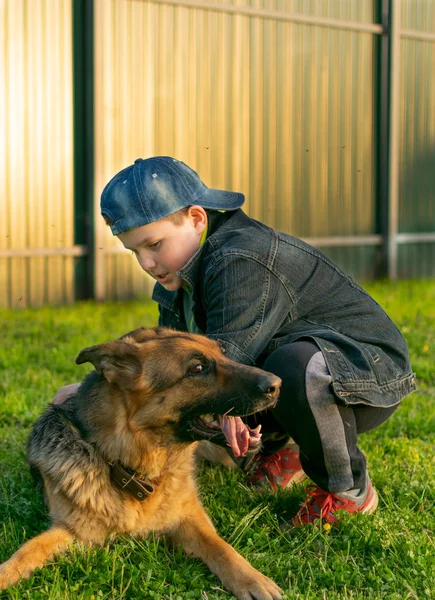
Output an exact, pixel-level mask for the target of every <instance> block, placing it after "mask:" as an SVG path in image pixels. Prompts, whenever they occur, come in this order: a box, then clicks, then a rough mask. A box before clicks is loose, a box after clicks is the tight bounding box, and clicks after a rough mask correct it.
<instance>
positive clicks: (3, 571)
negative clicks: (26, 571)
mask: <svg viewBox="0 0 435 600" xmlns="http://www.w3.org/2000/svg"><path fill="white" fill-rule="evenodd" d="M8 562H9V561H6V562H5V563H3V564H2V565H0V590H7V589H8V587H11V585H14V584H16V583H18V581H19V580H20V579H21V573H20V572H19V571H18V569H16V568H14V567H12V566H11V565H10V564H8Z"/></svg>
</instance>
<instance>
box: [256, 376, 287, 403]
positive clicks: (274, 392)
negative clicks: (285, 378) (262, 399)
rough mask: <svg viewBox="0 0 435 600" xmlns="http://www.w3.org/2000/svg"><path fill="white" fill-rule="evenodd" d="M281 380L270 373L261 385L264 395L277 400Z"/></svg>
mask: <svg viewBox="0 0 435 600" xmlns="http://www.w3.org/2000/svg"><path fill="white" fill-rule="evenodd" d="M281 383H282V382H281V379H280V378H279V377H277V376H276V375H273V374H272V373H270V374H269V373H268V374H267V376H266V377H264V378H263V380H262V381H261V383H260V384H259V388H260V390H261V392H262V393H263V394H265V395H266V396H269V398H277V396H278V394H279V390H280V388H281Z"/></svg>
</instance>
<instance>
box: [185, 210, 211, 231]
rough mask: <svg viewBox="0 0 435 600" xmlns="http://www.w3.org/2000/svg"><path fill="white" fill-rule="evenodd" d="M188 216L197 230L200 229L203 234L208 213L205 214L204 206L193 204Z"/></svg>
mask: <svg viewBox="0 0 435 600" xmlns="http://www.w3.org/2000/svg"><path fill="white" fill-rule="evenodd" d="M188 215H189V218H190V220H191V221H192V224H193V225H194V227H195V229H198V230H199V232H200V233H202V232H203V231H204V229H205V228H206V225H207V213H206V212H205V209H204V208H202V206H198V205H196V204H193V205H192V206H191V207H190V208H189V212H188Z"/></svg>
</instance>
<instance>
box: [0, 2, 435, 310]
mask: <svg viewBox="0 0 435 600" xmlns="http://www.w3.org/2000/svg"><path fill="white" fill-rule="evenodd" d="M0 32H1V34H0V35H2V36H3V38H4V40H3V41H4V47H5V48H6V49H7V51H6V53H5V54H3V55H2V56H1V57H0V66H1V69H2V72H1V77H2V81H4V85H1V86H0V130H1V131H4V132H5V134H4V135H3V136H2V137H1V142H0V144H1V152H2V156H4V160H3V161H1V163H0V173H1V175H0V177H1V179H0V186H1V188H0V202H1V203H2V206H4V210H3V211H2V214H3V216H4V218H3V219H2V220H1V221H0V286H1V291H0V305H3V306H14V307H15V306H24V305H34V306H36V305H39V304H44V303H63V302H70V301H72V300H74V299H75V298H81V297H95V298H98V299H104V298H128V297H134V296H138V295H141V294H144V295H149V294H150V292H151V289H152V282H151V281H150V280H149V279H148V278H147V277H146V276H145V275H144V274H143V273H142V272H141V271H140V269H139V267H138V266H137V265H136V264H135V261H134V259H133V258H132V257H131V255H129V253H127V252H125V251H124V250H123V249H122V247H121V245H120V243H119V242H118V241H117V240H116V239H114V238H113V237H112V236H111V234H110V230H108V228H107V227H106V226H105V225H104V222H103V220H102V219H101V217H100V215H99V197H100V194H101V191H102V189H103V187H104V185H105V183H106V182H107V181H108V180H109V179H110V178H111V177H112V176H113V175H114V174H115V173H116V172H117V171H118V170H120V169H122V168H123V167H125V166H127V165H129V164H132V162H133V161H134V160H135V159H136V158H138V157H142V158H146V157H149V156H152V155H159V154H160V155H171V156H174V157H176V158H178V159H181V160H184V161H185V162H187V163H188V164H189V165H190V166H192V167H193V168H195V169H196V170H197V171H198V172H199V174H200V175H201V177H202V179H203V180H204V181H205V182H206V183H207V184H208V185H209V186H212V187H218V188H223V189H232V190H235V191H240V192H243V193H244V194H245V195H246V198H247V201H246V210H247V212H248V213H249V214H250V215H251V216H252V217H254V218H256V219H259V220H262V221H264V222H266V223H268V224H269V225H271V226H273V227H275V228H277V229H279V230H281V231H285V232H288V233H291V234H293V235H296V236H299V237H302V238H304V239H307V240H308V241H309V242H311V243H312V244H313V245H315V246H317V247H319V248H321V249H322V250H323V251H324V252H325V253H326V254H328V255H330V256H331V257H332V258H333V259H334V260H336V261H337V262H338V263H339V264H340V265H341V266H343V267H344V268H345V269H346V270H347V271H349V272H350V273H351V274H352V275H354V276H355V277H356V278H358V279H373V278H376V277H379V276H385V275H389V276H391V277H393V278H395V277H423V276H434V275H435V77H434V76H433V74H434V73H435V43H434V42H435V0H419V2H415V1H413V0H401V2H399V1H398V0H392V1H389V0H378V1H373V2H371V1H370V2H361V1H360V0H346V2H343V1H338V0H328V1H325V2H307V1H305V0H234V1H232V2H231V1H227V2H222V1H218V0H215V1H207V0H134V1H132V0H34V1H32V2H26V1H25V0H13V1H12V0H5V1H4V2H2V3H0Z"/></svg>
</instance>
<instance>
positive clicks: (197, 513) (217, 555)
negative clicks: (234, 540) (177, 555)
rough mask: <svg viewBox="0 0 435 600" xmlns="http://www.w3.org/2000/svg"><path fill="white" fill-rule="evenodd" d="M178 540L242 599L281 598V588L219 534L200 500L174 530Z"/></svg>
mask: <svg viewBox="0 0 435 600" xmlns="http://www.w3.org/2000/svg"><path fill="white" fill-rule="evenodd" d="M173 537H174V539H175V541H176V542H178V543H181V544H182V545H183V548H184V550H185V551H186V552H188V553H189V554H192V555H193V556H196V557H197V558H200V559H201V560H203V561H204V562H205V563H206V564H207V565H208V566H209V568H210V570H211V571H213V573H214V574H215V575H217V576H218V577H219V579H220V580H221V581H222V583H223V584H224V586H225V587H226V588H227V589H228V590H229V591H230V592H232V593H233V594H234V595H235V596H236V598H238V599H239V600H280V599H281V590H280V589H279V587H278V586H277V585H276V583H274V582H273V581H272V580H271V579H269V578H268V577H266V576H265V575H262V573H260V572H259V571H257V570H256V569H254V567H252V566H251V565H250V564H249V563H248V561H247V560H245V559H244V558H243V557H242V556H241V555H240V554H239V553H238V552H236V550H234V548H232V547H231V546H230V545H229V544H227V542H225V541H224V540H223V539H222V538H220V537H219V536H218V534H217V533H216V531H215V529H214V527H213V525H212V523H211V521H210V519H209V518H208V516H207V514H206V512H205V511H204V509H203V508H202V506H201V505H200V504H199V503H198V505H197V506H195V507H194V510H192V511H191V512H190V513H189V514H186V517H185V519H184V520H183V521H182V523H181V525H180V526H179V527H178V529H177V530H176V531H175V532H174V534H173Z"/></svg>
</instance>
